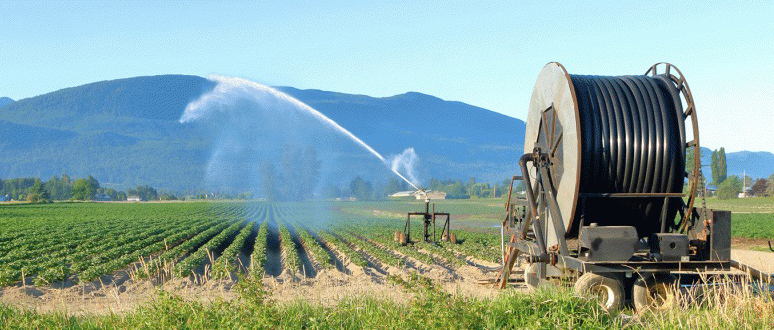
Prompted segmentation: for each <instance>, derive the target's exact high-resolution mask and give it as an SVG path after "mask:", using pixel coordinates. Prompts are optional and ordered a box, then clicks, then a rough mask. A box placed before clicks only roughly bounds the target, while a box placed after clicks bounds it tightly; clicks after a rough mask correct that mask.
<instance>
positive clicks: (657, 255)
mask: <svg viewBox="0 0 774 330" xmlns="http://www.w3.org/2000/svg"><path fill="white" fill-rule="evenodd" d="M540 158H541V156H540V154H539V153H537V152H536V153H534V154H527V155H525V156H524V157H522V161H521V164H522V170H523V171H524V173H528V172H527V169H526V166H525V165H526V163H532V162H533V161H535V160H536V159H537V160H538V161H535V163H537V164H538V165H537V166H539V167H542V168H541V169H540V170H539V171H538V172H539V173H540V174H539V175H538V177H537V181H538V183H537V184H535V185H534V186H533V185H532V184H531V182H530V181H531V179H530V178H529V176H526V177H524V178H522V177H514V178H513V179H512V182H511V191H512V189H513V181H516V180H524V181H525V184H526V187H527V191H526V192H527V194H526V195H527V196H526V197H527V198H526V199H518V198H512V194H511V193H509V197H508V201H507V203H506V211H507V212H506V218H505V220H504V221H503V227H502V228H503V234H502V238H503V240H505V239H506V238H507V239H508V241H507V243H504V245H503V247H504V249H503V253H504V255H503V260H504V261H503V268H502V270H501V272H500V274H499V276H498V278H497V281H496V285H497V286H498V287H499V288H505V287H506V285H507V284H508V283H509V277H510V275H511V273H512V269H513V266H514V264H515V262H516V261H517V259H519V258H522V259H523V260H524V261H526V262H527V263H528V266H527V267H526V269H525V270H524V274H523V275H524V281H525V282H526V284H527V286H529V287H532V288H535V287H538V286H541V285H544V284H547V283H551V282H552V281H557V280H558V281H575V284H574V286H575V289H576V290H578V291H585V292H588V291H591V292H593V293H595V294H598V295H600V296H601V300H602V301H603V302H604V304H605V307H606V308H609V309H618V308H620V307H621V306H622V305H623V303H624V301H625V300H626V298H627V297H629V298H630V299H631V300H632V301H633V303H634V305H635V307H636V308H638V309H642V308H654V307H655V308H665V307H668V306H666V305H667V304H673V303H674V300H673V299H669V297H670V296H669V295H670V293H668V292H667V291H668V290H666V289H667V288H669V287H671V286H672V285H674V284H675V283H676V281H677V280H678V279H677V277H675V275H679V277H680V279H682V280H687V281H692V280H698V278H699V277H700V274H708V273H709V272H712V273H713V274H715V275H722V276H732V275H733V274H737V275H738V273H732V272H730V270H731V269H732V268H736V269H739V270H741V271H743V272H744V273H746V274H749V275H751V276H752V277H753V278H755V279H756V280H759V281H762V282H764V283H768V284H770V285H774V280H773V279H772V278H771V277H770V276H769V275H767V274H764V273H762V272H760V271H758V270H755V269H753V268H751V267H748V266H746V265H744V264H741V263H739V262H736V261H734V260H731V212H729V211H718V210H711V209H706V208H702V209H694V210H693V212H690V214H689V215H688V216H687V218H686V221H687V223H686V225H685V226H684V227H685V228H686V234H680V233H675V232H672V231H666V232H662V233H656V234H654V235H653V236H651V237H650V238H649V239H647V240H644V239H641V238H640V237H638V236H637V232H636V229H635V228H633V227H628V226H597V225H596V224H594V223H592V224H589V225H588V226H586V225H583V224H581V230H580V237H579V238H578V239H577V240H576V241H575V242H574V243H575V244H572V243H573V242H571V241H569V240H567V239H566V238H565V232H564V231H563V230H562V228H563V226H559V225H556V226H554V227H553V228H554V229H555V230H552V231H551V232H544V228H545V227H546V225H545V222H546V221H549V220H547V219H545V215H546V214H547V213H551V212H554V211H556V209H557V208H556V198H555V196H554V195H553V193H552V192H551V190H550V189H544V187H550V185H549V184H548V183H547V182H546V181H548V180H546V178H547V177H549V175H550V172H549V171H550V169H549V168H548V166H546V165H545V163H543V164H542V165H540V164H541V162H540V161H539V159H540ZM530 187H534V188H530ZM653 197H654V196H652V195H651V194H647V195H633V194H627V195H624V194H621V195H618V194H594V195H592V194H588V195H583V196H581V205H583V204H584V203H585V200H586V199H589V198H653ZM655 197H664V198H669V197H672V196H661V195H658V196H655ZM552 205H553V206H552ZM611 216H614V215H611ZM554 219H555V220H554V221H557V220H560V219H558V217H557V218H554ZM589 220H590V221H593V219H589ZM666 228H668V229H670V228H673V227H671V226H666ZM546 235H552V236H554V237H556V239H557V241H558V242H559V244H557V245H553V246H546Z"/></svg>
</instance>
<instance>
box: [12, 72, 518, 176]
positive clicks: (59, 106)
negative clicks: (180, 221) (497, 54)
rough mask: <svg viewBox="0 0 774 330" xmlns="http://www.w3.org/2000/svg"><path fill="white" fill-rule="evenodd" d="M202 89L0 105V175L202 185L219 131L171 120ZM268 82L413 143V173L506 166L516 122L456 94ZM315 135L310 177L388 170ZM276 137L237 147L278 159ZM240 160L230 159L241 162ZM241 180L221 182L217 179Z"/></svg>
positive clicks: (513, 153)
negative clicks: (365, 91) (318, 170)
mask: <svg viewBox="0 0 774 330" xmlns="http://www.w3.org/2000/svg"><path fill="white" fill-rule="evenodd" d="M214 86H215V83H213V82H212V81H210V80H207V79H204V78H201V77H195V76H181V75H165V76H152V77H136V78H127V79H118V80H111V81H102V82H97V83H92V84H88V85H83V86H78V87H72V88H66V89H63V90H59V91H55V92H52V93H48V94H44V95H40V96H36V97H32V98H28V99H23V100H19V101H17V102H14V103H11V104H7V105H6V106H4V107H3V108H2V109H1V110H0V130H1V132H2V134H0V139H1V140H2V142H0V152H2V153H3V154H4V156H5V157H2V158H0V177H4V178H9V177H24V176H37V177H41V178H44V179H46V178H49V177H51V176H54V175H60V174H63V173H66V174H68V175H70V176H76V177H80V176H85V175H87V174H91V175H93V176H95V177H96V178H97V179H99V180H100V182H102V183H103V185H105V186H108V187H116V188H127V187H131V186H134V185H138V184H149V185H152V186H155V187H160V188H167V189H174V190H187V191H193V190H197V189H210V188H212V187H211V186H210V187H208V186H207V182H205V181H206V180H205V177H206V176H207V168H208V166H211V164H212V162H213V160H212V159H213V157H214V156H213V155H215V154H218V153H219V152H221V150H220V149H218V148H219V147H218V146H219V143H221V142H222V141H221V140H222V139H223V136H224V133H222V132H221V133H217V134H216V133H215V132H214V130H213V128H214V127H213V125H210V124H208V123H207V122H194V123H185V124H181V123H180V122H178V119H179V118H180V116H181V115H182V114H183V112H184V110H185V107H186V105H187V104H188V103H189V102H191V101H192V100H195V99H197V98H199V96H201V95H202V94H203V93H206V92H208V91H211V90H212V89H213V88H214ZM278 89H280V90H282V91H283V92H285V93H287V94H289V95H291V96H293V97H295V98H298V99H299V100H301V101H302V102H305V103H307V104H308V105H310V106H312V107H314V108H316V109H318V110H319V111H320V112H322V113H324V114H325V115H326V116H328V117H330V118H332V119H333V120H335V121H337V122H338V123H339V124H340V125H342V126H343V127H345V128H346V129H348V130H350V131H351V132H352V133H354V134H355V135H357V136H358V137H360V138H361V139H362V140H363V141H365V142H366V143H368V144H370V145H371V146H373V147H374V148H375V149H376V150H378V151H379V152H381V153H382V154H384V155H390V154H398V153H400V152H401V151H403V150H404V149H405V148H408V147H413V148H414V149H415V150H416V152H417V154H418V155H419V157H420V162H421V163H420V166H418V169H417V170H418V176H419V178H420V180H421V179H425V180H427V179H429V178H430V177H440V178H459V179H467V178H469V177H472V176H475V177H476V178H477V179H478V180H479V181H485V180H488V181H501V180H502V179H504V178H507V177H508V176H509V175H510V174H511V173H512V172H513V171H514V169H515V163H516V159H517V154H519V153H520V151H521V145H522V144H523V142H522V141H523V140H522V139H523V131H524V122H522V121H521V120H518V119H515V118H511V117H508V116H504V115H502V114H499V113H495V112H492V111H489V110H486V109H482V108H479V107H475V106H471V105H468V104H465V103H461V102H451V101H444V100H441V99H439V98H436V97H433V96H429V95H424V94H420V93H413V92H412V93H406V94H401V95H396V96H392V97H385V98H374V97H369V96H364V95H351V94H342V93H334V92H326V91H320V90H299V89H295V88H291V87H280V88H278ZM265 124H266V125H267V126H266V127H269V126H271V123H265ZM267 130H268V129H267ZM297 130H298V128H295V129H290V130H289V132H294V131H297ZM303 130H306V129H303ZM310 130H311V129H310ZM221 131H225V132H230V131H229V130H221ZM329 134H330V133H329ZM226 135H227V134H226ZM219 141H221V142H219ZM326 141H328V142H329V143H330V141H336V143H335V144H340V145H341V146H338V145H337V146H333V147H330V148H331V150H333V151H332V152H330V153H329V154H331V155H338V157H333V156H321V161H322V163H323V166H322V167H323V170H324V172H326V173H325V175H323V179H324V180H322V181H321V182H320V183H319V185H323V184H325V183H333V184H337V185H346V184H348V183H349V181H350V180H352V179H353V178H354V176H356V175H359V176H363V177H366V178H367V179H370V180H373V181H377V182H378V181H386V180H387V178H388V177H389V174H385V169H384V166H382V165H381V164H379V163H378V162H375V161H374V159H375V158H373V157H371V156H370V155H368V154H367V153H365V152H364V151H362V149H359V148H358V147H356V146H355V145H354V144H352V143H350V142H348V140H346V139H338V140H336V139H333V140H330V139H326ZM279 143H280V142H277V141H275V140H273V139H272V137H271V136H267V138H266V140H265V141H259V142H258V143H255V144H254V145H251V146H248V149H249V150H247V151H245V150H243V151H242V152H241V153H242V154H245V153H247V154H254V153H264V154H266V155H267V157H274V158H277V159H279V158H281V155H280V150H281V149H282V147H283V146H281V145H278V144H279ZM221 144H222V143H221ZM323 147H325V146H323ZM320 148H322V147H320ZM326 148H327V147H326ZM235 155H236V156H235V158H239V157H240V154H239V153H237V154H235ZM248 160H250V159H247V158H245V159H243V160H240V161H242V163H239V164H241V165H243V166H249V164H246V163H245V162H247V161H248ZM245 164H246V165H245ZM251 185H252V186H255V185H254V183H247V182H245V184H244V185H242V186H240V184H239V183H236V184H234V183H233V182H230V183H229V184H228V185H227V188H233V189H247V188H249V187H250V186H251Z"/></svg>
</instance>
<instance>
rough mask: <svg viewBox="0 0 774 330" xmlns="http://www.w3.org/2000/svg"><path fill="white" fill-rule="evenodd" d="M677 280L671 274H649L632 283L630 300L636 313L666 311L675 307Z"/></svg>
mask: <svg viewBox="0 0 774 330" xmlns="http://www.w3.org/2000/svg"><path fill="white" fill-rule="evenodd" d="M676 282H677V279H676V278H675V277H674V275H672V274H649V275H645V276H644V277H640V278H638V279H637V281H636V282H634V287H633V288H632V300H633V301H634V308H635V309H637V311H638V312H644V311H647V310H658V311H661V310H667V309H670V308H673V307H675V306H676V305H677V288H676V287H675V285H676Z"/></svg>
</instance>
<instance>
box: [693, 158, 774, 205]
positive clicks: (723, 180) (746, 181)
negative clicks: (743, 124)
mask: <svg viewBox="0 0 774 330" xmlns="http://www.w3.org/2000/svg"><path fill="white" fill-rule="evenodd" d="M688 156H690V157H689V158H686V159H687V160H689V161H690V163H689V164H687V165H690V164H693V163H692V162H693V157H692V152H691V151H689V152H688ZM710 159H711V162H710V169H711V170H712V181H711V184H712V185H714V186H715V187H717V192H716V196H717V197H718V198H719V199H732V198H738V197H739V194H740V193H742V192H744V189H745V188H750V192H749V193H750V194H752V196H774V174H772V175H770V176H769V177H768V178H758V179H753V178H752V177H750V176H748V175H745V176H744V177H740V176H738V175H730V176H729V175H728V164H727V162H726V150H725V148H723V147H721V148H720V149H716V150H713V151H712V155H711V157H710Z"/></svg>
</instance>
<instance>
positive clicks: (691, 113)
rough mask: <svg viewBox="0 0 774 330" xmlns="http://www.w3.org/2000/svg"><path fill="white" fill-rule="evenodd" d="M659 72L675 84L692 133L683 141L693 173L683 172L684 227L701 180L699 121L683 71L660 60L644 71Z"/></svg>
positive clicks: (647, 72) (681, 220) (649, 72)
mask: <svg viewBox="0 0 774 330" xmlns="http://www.w3.org/2000/svg"><path fill="white" fill-rule="evenodd" d="M660 69H661V70H660ZM659 72H663V73H661V75H664V76H666V77H667V78H669V80H671V81H672V83H674V84H675V86H676V87H677V90H678V91H679V92H680V97H681V99H682V100H681V101H682V105H683V120H684V121H685V120H687V119H689V118H690V120H691V135H693V139H688V137H687V136H686V141H687V142H686V143H685V148H686V149H687V148H690V147H693V169H692V170H693V171H692V173H693V175H688V173H686V174H685V175H686V177H687V178H688V201H687V202H686V203H685V207H684V209H683V210H682V211H681V212H680V213H681V214H682V218H681V219H680V222H681V224H682V225H683V228H684V226H685V224H687V223H688V221H687V220H688V218H690V217H691V216H692V214H693V204H694V203H695V202H696V191H697V189H698V187H699V183H700V182H699V180H701V177H700V176H699V175H698V174H699V171H701V147H700V146H701V145H700V144H699V121H698V120H697V119H696V105H695V104H694V103H693V95H692V94H691V89H690V88H689V87H688V82H687V81H686V80H685V77H684V76H683V73H682V72H680V70H679V69H678V68H677V67H676V66H674V65H672V64H670V63H666V62H660V63H656V64H653V66H651V67H650V68H649V69H648V71H646V72H645V75H650V76H658V75H659ZM686 133H687V132H686ZM686 165H687V164H686Z"/></svg>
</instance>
